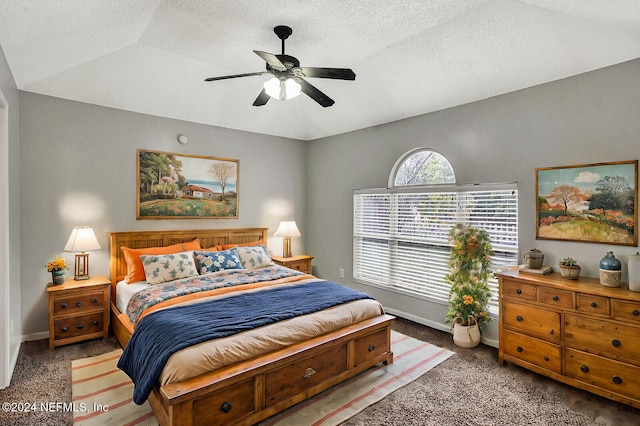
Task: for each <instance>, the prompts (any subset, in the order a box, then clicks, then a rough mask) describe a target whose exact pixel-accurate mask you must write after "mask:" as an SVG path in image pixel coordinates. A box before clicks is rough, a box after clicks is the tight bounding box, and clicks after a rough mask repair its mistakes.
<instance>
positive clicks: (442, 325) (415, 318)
mask: <svg viewBox="0 0 640 426" xmlns="http://www.w3.org/2000/svg"><path fill="white" fill-rule="evenodd" d="M384 310H385V312H387V313H388V314H391V315H395V316H398V317H401V318H404V319H408V320H409V321H413V322H417V323H418V324H422V325H425V326H427V327H431V328H435V329H436V330H440V331H446V332H447V333H450V334H453V333H452V331H451V326H450V325H449V323H446V322H443V323H440V322H437V321H433V320H430V319H427V318H422V317H419V316H416V315H414V314H410V313H408V312H404V311H401V310H399V309H393V308H387V307H385V308H384ZM480 342H482V343H484V344H485V345H487V346H492V347H494V348H497V347H498V341H497V340H495V339H487V338H485V337H481V338H480Z"/></svg>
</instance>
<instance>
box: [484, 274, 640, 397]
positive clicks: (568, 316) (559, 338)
mask: <svg viewBox="0 0 640 426" xmlns="http://www.w3.org/2000/svg"><path fill="white" fill-rule="evenodd" d="M496 276H498V278H499V281H500V299H499V300H500V328H499V330H500V345H499V351H498V360H499V362H500V363H501V364H502V363H504V362H506V361H510V362H513V363H514V364H517V365H520V366H522V367H524V368H527V369H529V370H531V371H535V372H537V373H540V374H543V375H545V376H548V377H551V378H553V379H556V380H558V381H561V382H563V383H567V384H569V385H572V386H575V387H577V388H580V389H584V390H587V391H589V392H592V393H595V394H598V395H601V396H604V397H606V398H609V399H612V400H615V401H619V402H622V403H624V404H628V405H631V406H634V407H636V408H640V380H639V379H638V378H639V377H640V293H637V292H632V291H629V290H628V289H627V288H626V284H623V285H622V287H621V288H608V287H602V286H601V285H600V281H599V280H598V279H597V278H580V279H578V280H565V279H563V278H562V277H561V276H560V274H558V273H553V274H550V275H534V274H525V273H519V272H518V271H510V270H509V271H502V272H500V273H496Z"/></svg>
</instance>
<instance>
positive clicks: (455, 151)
mask: <svg viewBox="0 0 640 426" xmlns="http://www.w3.org/2000/svg"><path fill="white" fill-rule="evenodd" d="M639 117H640V60H634V61H631V62H627V63H623V64H620V65H617V66H613V67H609V68H605V69H601V70H597V71H593V72H590V73H586V74H582V75H579V76H576V77H572V78H567V79H564V80H560V81H556V82H552V83H548V84H544V85H540V86H537V87H533V88H529V89H525V90H521V91H518V92H514V93H509V94H506V95H502V96H498V97H494V98H491V99H487V100H483V101H479V102H475V103H471V104H467V105H463V106H460V107H456V108H451V109H447V110H444V111H439V112H435V113H431V114H426V115H422V116H418V117H414V118H409V119H405V120H402V121H398V122H394V123H390V124H386V125H382V126H377V127H372V128H368V129H364V130H360V131H356V132H352V133H347V134H342V135H339V136H335V137H329V138H325V139H322V140H316V141H313V142H311V143H310V144H309V149H308V150H307V183H308V186H309V191H308V193H309V196H308V197H307V203H308V204H307V208H308V216H307V222H308V224H309V231H310V232H309V233H308V236H307V238H308V239H307V241H308V244H307V247H308V249H309V254H312V255H315V256H316V259H315V267H316V268H315V272H316V273H317V274H318V275H320V276H322V277H323V278H328V279H332V280H335V281H338V282H342V283H344V284H348V285H352V286H354V287H357V288H360V289H363V290H365V291H369V292H370V293H372V294H373V295H375V296H376V297H377V298H378V299H379V300H380V301H381V302H382V303H383V304H384V305H385V306H386V307H388V308H390V310H391V311H393V312H397V313H401V314H402V315H403V316H405V317H407V318H412V319H414V320H416V321H419V322H422V323H425V324H429V325H432V326H434V327H438V328H443V329H448V326H447V325H445V324H444V321H443V318H444V314H445V312H446V306H442V305H434V304H433V303H430V302H427V301H425V300H416V299H412V298H408V297H405V296H402V295H399V294H396V293H392V292H389V291H385V290H380V289H378V288H374V287H368V286H361V285H357V284H356V283H353V282H352V281H351V280H350V278H351V272H352V264H353V254H352V235H353V223H352V208H353V202H352V195H353V191H354V190H355V189H361V188H380V187H386V186H387V180H388V177H389V173H390V172H391V168H392V167H393V165H394V163H395V161H396V160H397V159H398V158H399V157H400V156H401V155H402V154H404V153H405V152H407V151H409V150H410V149H412V148H415V147H426V148H432V149H434V150H435V151H437V152H439V153H441V154H443V155H444V156H445V157H447V159H448V160H449V161H450V162H451V163H452V165H453V168H454V170H455V173H456V178H457V181H458V183H472V182H514V181H515V182H517V183H518V188H519V206H518V208H519V240H520V250H521V254H522V253H523V252H526V251H528V250H529V249H531V248H534V247H538V248H539V249H540V250H542V251H543V253H544V254H545V255H546V259H545V264H549V265H553V266H555V265H557V262H558V260H559V259H560V258H562V257H566V256H571V257H574V258H575V259H577V260H578V261H579V262H580V263H581V264H582V266H583V274H584V275H585V276H594V277H597V276H598V263H599V260H600V259H601V258H602V257H603V255H604V254H605V253H606V252H607V251H608V250H613V251H614V253H615V254H616V255H617V257H619V258H621V260H622V263H623V270H624V272H623V280H625V281H626V279H627V276H626V268H625V267H626V257H627V256H628V255H631V254H634V253H635V252H636V250H637V249H636V248H631V247H623V246H610V245H602V244H587V243H572V242H559V241H542V240H540V241H536V240H535V223H536V220H535V200H536V197H535V173H534V169H535V168H537V167H553V166H563V165H576V164H590V163H596V162H609V161H621V160H637V159H639V157H640V141H639V139H640V136H639V135H640V120H639ZM636 185H637V183H636ZM339 268H344V269H345V273H346V276H345V279H340V278H339V274H338V271H339ZM491 325H492V327H491V329H490V330H489V331H488V333H487V334H486V338H487V339H488V340H495V339H497V332H496V325H497V324H496V323H495V322H494V323H493V324H491ZM493 343H495V341H494V342H493Z"/></svg>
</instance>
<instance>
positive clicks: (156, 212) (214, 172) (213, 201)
mask: <svg viewBox="0 0 640 426" xmlns="http://www.w3.org/2000/svg"><path fill="white" fill-rule="evenodd" d="M239 173H240V161H239V160H235V159H231V158H219V157H207V156H202V155H187V154H176V153H171V152H162V151H149V150H143V149H138V150H136V181H137V185H138V189H137V190H136V219H237V218H238V200H239V195H240V194H239V185H240V174H239Z"/></svg>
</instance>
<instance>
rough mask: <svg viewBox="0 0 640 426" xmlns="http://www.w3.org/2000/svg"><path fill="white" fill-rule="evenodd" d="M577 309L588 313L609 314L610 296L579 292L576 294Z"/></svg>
mask: <svg viewBox="0 0 640 426" xmlns="http://www.w3.org/2000/svg"><path fill="white" fill-rule="evenodd" d="M576 309H577V310H578V311H580V312H584V313H587V314H594V315H605V316H608V315H609V312H610V308H609V298H608V297H602V296H594V295H592V294H584V293H578V294H577V295H576Z"/></svg>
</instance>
